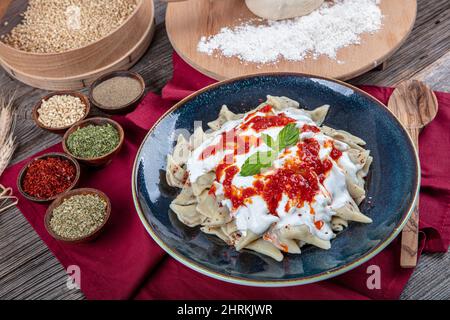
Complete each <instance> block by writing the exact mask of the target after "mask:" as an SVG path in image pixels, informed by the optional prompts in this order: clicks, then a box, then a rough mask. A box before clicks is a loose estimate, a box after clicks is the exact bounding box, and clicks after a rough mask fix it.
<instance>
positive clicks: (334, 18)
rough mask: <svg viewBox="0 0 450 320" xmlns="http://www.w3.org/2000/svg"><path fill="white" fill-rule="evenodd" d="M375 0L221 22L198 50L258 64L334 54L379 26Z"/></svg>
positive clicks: (347, 1) (346, 0)
mask: <svg viewBox="0 0 450 320" xmlns="http://www.w3.org/2000/svg"><path fill="white" fill-rule="evenodd" d="M389 1H392V0H389ZM379 3H380V0H335V1H331V2H325V4H323V5H322V7H320V8H319V9H318V10H316V11H314V12H313V13H311V14H309V15H307V16H303V17H298V18H294V19H289V20H282V21H268V22H267V23H266V24H263V25H261V23H259V24H256V23H255V21H250V22H245V23H242V24H241V25H239V26H237V27H234V28H228V27H225V28H222V29H221V30H220V32H219V33H218V34H216V35H213V36H210V37H202V38H201V39H200V42H199V43H198V47H197V50H198V51H199V52H202V53H206V54H208V55H215V54H219V55H220V54H221V55H223V56H225V57H238V58H239V59H240V60H241V61H243V62H253V63H259V64H263V63H275V62H277V61H279V60H280V59H285V60H290V61H300V60H303V59H304V58H306V57H308V56H311V57H313V58H316V57H318V56H320V55H327V56H328V57H330V58H332V59H336V54H337V51H338V50H339V49H340V48H343V47H346V46H349V45H351V44H360V41H361V34H363V33H375V32H376V31H378V30H380V28H381V25H382V18H383V15H382V13H381V10H380V7H379ZM261 21H262V20H259V22H261Z"/></svg>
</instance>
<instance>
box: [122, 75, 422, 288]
mask: <svg viewBox="0 0 450 320" xmlns="http://www.w3.org/2000/svg"><path fill="white" fill-rule="evenodd" d="M277 76H294V77H296V76H297V77H306V78H310V79H322V80H326V81H330V82H334V83H337V84H339V85H342V86H345V87H347V88H350V89H352V90H354V91H356V92H358V93H360V94H362V95H364V96H366V97H367V98H369V99H371V100H373V101H374V102H376V103H377V104H378V105H379V106H381V107H384V108H385V109H386V110H387V111H388V112H389V114H390V115H391V116H392V118H393V119H394V120H395V121H396V122H397V124H398V125H399V126H400V127H401V128H402V130H403V131H404V133H405V135H406V136H407V137H408V141H409V144H410V146H411V148H412V150H414V155H415V160H416V161H415V162H416V167H417V172H416V174H417V175H416V176H417V179H416V184H417V185H416V188H415V192H414V199H413V201H412V202H411V204H410V206H409V208H408V210H407V213H406V214H405V215H404V216H403V218H402V220H401V221H400V222H399V223H398V224H397V225H396V226H395V228H394V230H393V231H392V232H391V234H390V235H389V237H388V238H387V239H386V240H384V241H382V242H380V243H379V244H378V245H377V246H375V247H374V248H372V249H371V250H369V251H367V252H366V253H365V254H364V255H363V256H362V257H360V258H358V259H356V260H355V261H353V262H352V263H348V264H347V265H345V266H342V267H338V268H335V269H332V270H330V271H328V272H325V273H320V274H318V275H315V276H309V277H303V278H300V279H289V280H251V279H243V278H240V277H235V276H231V275H224V274H221V273H218V272H215V271H213V270H211V269H209V268H207V267H204V266H202V265H200V264H198V263H197V262H195V261H193V260H191V259H190V258H188V257H186V256H184V255H181V254H179V253H177V252H175V251H173V250H172V248H170V247H169V246H167V245H166V244H165V242H164V241H163V240H162V239H160V238H159V237H158V235H157V234H156V233H155V232H154V231H153V229H152V227H151V226H150V224H149V223H148V221H147V220H146V218H145V215H144V213H143V211H142V208H141V206H140V203H139V201H138V198H137V184H136V172H137V163H138V159H139V156H140V154H141V150H142V147H143V146H144V144H145V142H146V141H147V138H148V137H149V135H150V134H151V133H152V132H153V130H154V129H155V128H156V127H157V126H158V124H159V123H160V122H161V121H162V120H163V119H164V118H165V117H167V116H168V115H169V114H170V113H172V112H173V111H174V110H176V109H178V108H180V107H181V106H183V105H184V104H185V103H186V102H187V101H189V100H191V99H193V98H194V97H196V96H198V95H200V94H201V93H203V92H205V91H208V90H210V89H213V88H216V87H220V86H222V85H224V84H228V83H231V82H235V81H241V80H245V79H248V78H258V77H277ZM420 180H421V169H420V160H419V157H418V154H417V150H416V148H415V146H414V143H413V141H412V140H411V137H410V136H409V134H408V133H407V131H406V129H405V127H404V126H403V125H402V124H401V122H400V121H399V120H398V119H397V117H396V116H395V115H394V114H393V113H392V112H391V111H390V110H389V109H388V108H387V107H386V105H384V104H383V103H382V102H381V101H380V100H378V99H377V98H375V97H373V96H372V95H370V94H368V93H367V92H365V91H363V90H361V89H359V88H357V87H355V86H352V85H350V84H348V83H345V82H343V81H340V80H336V79H331V78H326V77H321V76H315V75H309V74H304V73H292V72H276V73H273V72H272V73H262V74H255V75H246V76H242V77H237V78H232V79H227V80H223V81H219V82H216V83H214V84H211V85H209V86H206V87H204V88H202V89H200V90H198V91H196V92H194V93H192V94H190V95H189V96H187V97H186V98H184V99H183V100H181V101H180V102H178V103H176V104H175V105H174V106H172V107H171V108H170V109H169V110H167V111H166V112H165V113H164V114H163V115H162V116H161V117H160V118H159V119H158V120H157V121H156V122H155V123H154V124H153V126H152V127H151V128H150V130H149V131H148V133H147V134H146V136H145V137H144V140H143V141H142V143H141V146H140V147H139V149H138V151H137V153H136V158H135V160H134V164H133V173H132V176H131V186H132V187H131V188H132V194H133V202H134V205H135V207H136V211H137V213H138V215H139V218H140V220H141V222H142V224H143V225H144V227H145V229H146V230H147V232H148V233H149V234H150V236H151V237H152V239H153V240H154V241H155V242H156V243H157V244H158V245H159V246H160V247H161V248H162V249H163V250H164V251H166V252H167V253H168V254H169V255H170V256H171V257H172V258H174V259H175V260H177V261H178V262H180V263H182V264H183V265H185V266H187V267H188V268H191V269H193V270H195V271H197V272H199V273H201V274H204V275H206V276H209V277H212V278H214V279H217V280H222V281H225V282H229V283H234V284H240V285H246V286H254V287H289V286H297V285H305V284H310V283H314V282H318V281H323V280H326V279H330V278H333V277H336V276H338V275H341V274H343V273H346V272H348V271H350V270H352V269H354V268H356V267H358V266H360V265H361V264H363V263H365V262H367V261H368V260H370V259H372V258H373V257H374V256H376V255H377V254H379V253H380V252H381V251H382V250H383V249H384V248H386V247H387V246H388V245H389V244H390V243H391V242H392V241H393V240H394V239H395V238H396V237H397V236H398V235H399V233H400V232H401V231H402V229H403V228H404V227H405V225H406V223H407V222H408V220H409V218H410V217H411V214H412V212H413V209H414V207H415V206H416V204H417V203H418V198H419V190H420ZM394 263H400V257H399V260H398V261H394Z"/></svg>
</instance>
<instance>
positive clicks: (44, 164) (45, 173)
mask: <svg viewBox="0 0 450 320" xmlns="http://www.w3.org/2000/svg"><path fill="white" fill-rule="evenodd" d="M80 171H81V170H80V165H79V164H78V162H77V161H76V160H75V159H74V158H72V157H71V156H69V155H67V154H64V153H56V152H55V153H47V154H44V155H42V156H39V157H36V158H34V159H33V160H31V161H30V162H28V163H27V164H26V165H25V166H24V167H23V168H22V170H21V171H20V173H19V175H18V177H17V189H18V190H19V192H20V193H21V194H22V195H23V196H24V197H25V198H26V199H28V200H31V201H34V202H43V203H45V202H49V201H52V200H55V199H56V198H57V197H58V196H60V195H61V194H63V193H65V192H67V191H68V190H71V189H73V188H74V187H75V186H76V185H77V183H78V180H79V179H80Z"/></svg>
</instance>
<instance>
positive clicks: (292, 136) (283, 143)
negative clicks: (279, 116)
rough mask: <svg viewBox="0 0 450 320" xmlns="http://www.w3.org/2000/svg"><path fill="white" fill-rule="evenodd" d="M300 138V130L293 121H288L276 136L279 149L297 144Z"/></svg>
mask: <svg viewBox="0 0 450 320" xmlns="http://www.w3.org/2000/svg"><path fill="white" fill-rule="evenodd" d="M299 139H300V131H299V130H298V129H297V127H296V124H295V123H290V124H288V125H287V126H285V127H284V128H283V130H281V131H280V133H279V134H278V137H277V142H278V145H279V146H280V151H281V150H283V149H284V148H287V147H291V146H294V145H296V144H297V142H298V140H299Z"/></svg>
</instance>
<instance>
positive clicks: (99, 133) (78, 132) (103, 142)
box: [62, 117, 125, 167]
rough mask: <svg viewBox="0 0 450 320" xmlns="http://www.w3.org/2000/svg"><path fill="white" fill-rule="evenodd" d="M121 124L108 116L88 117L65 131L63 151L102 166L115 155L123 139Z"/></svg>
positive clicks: (84, 162) (92, 164)
mask: <svg viewBox="0 0 450 320" xmlns="http://www.w3.org/2000/svg"><path fill="white" fill-rule="evenodd" d="M124 137H125V134H124V131H123V128H122V126H121V125H120V124H119V123H117V122H116V121H114V120H112V119H109V118H102V117H96V118H89V119H86V120H83V121H80V122H77V123H76V124H75V125H73V126H72V127H71V128H70V129H69V130H67V131H66V133H65V135H64V137H63V141H62V145H63V149H64V152H65V153H67V154H69V155H71V156H72V157H74V158H75V159H77V160H78V161H79V162H80V163H82V164H85V165H88V166H97V167H98V166H104V165H107V164H109V163H110V162H111V161H112V159H113V158H114V156H116V155H117V154H118V153H119V151H120V149H121V147H122V145H123V141H124Z"/></svg>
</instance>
